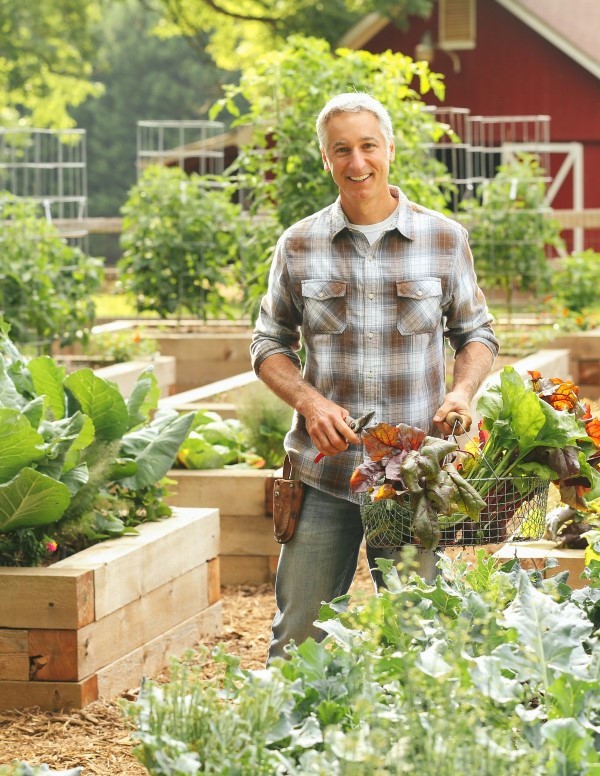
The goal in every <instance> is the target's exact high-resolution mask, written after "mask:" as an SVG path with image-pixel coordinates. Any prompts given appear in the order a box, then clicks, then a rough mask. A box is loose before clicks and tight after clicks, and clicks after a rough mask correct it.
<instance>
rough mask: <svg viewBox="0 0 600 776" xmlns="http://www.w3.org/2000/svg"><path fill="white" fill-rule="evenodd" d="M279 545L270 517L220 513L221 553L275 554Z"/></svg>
mask: <svg viewBox="0 0 600 776" xmlns="http://www.w3.org/2000/svg"><path fill="white" fill-rule="evenodd" d="M279 547H280V545H279V544H278V543H277V542H276V541H275V539H274V538H273V521H272V519H271V518H267V517H256V516H254V515H250V516H248V517H232V516H231V515H221V554H222V555H277V554H278V553H279Z"/></svg>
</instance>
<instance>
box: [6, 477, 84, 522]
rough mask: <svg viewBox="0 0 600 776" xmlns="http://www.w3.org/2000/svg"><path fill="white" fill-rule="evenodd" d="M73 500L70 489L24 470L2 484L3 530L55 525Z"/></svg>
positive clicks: (48, 478) (55, 481)
mask: <svg viewBox="0 0 600 776" xmlns="http://www.w3.org/2000/svg"><path fill="white" fill-rule="evenodd" d="M70 500H71V496H70V494H69V489H68V488H67V486H66V485H63V483H62V482H58V481H57V480H54V479H52V478H51V477H47V476H46V475H45V474H40V472H37V471H35V469H31V468H29V467H25V468H24V469H22V470H21V471H20V472H19V474H17V476H16V477H14V478H13V479H12V480H11V481H10V482H7V483H5V484H3V485H0V531H2V532H4V533H7V532H9V531H14V530H16V529H17V528H30V527H34V526H37V525H48V524H49V523H54V522H56V521H57V520H59V519H60V518H61V517H62V515H63V513H64V511H65V509H66V508H67V507H68V505H69V502H70Z"/></svg>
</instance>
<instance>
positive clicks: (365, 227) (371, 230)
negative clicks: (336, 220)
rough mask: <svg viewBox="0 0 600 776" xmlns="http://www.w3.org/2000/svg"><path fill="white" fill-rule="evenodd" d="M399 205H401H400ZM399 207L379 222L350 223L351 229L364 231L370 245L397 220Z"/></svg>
mask: <svg viewBox="0 0 600 776" xmlns="http://www.w3.org/2000/svg"><path fill="white" fill-rule="evenodd" d="M398 207H399V206H398ZM397 213H398V208H396V209H395V210H394V212H393V213H392V214H391V215H389V216H388V217H387V218H386V219H385V221H380V222H379V223H378V224H348V226H349V227H350V229H354V231H355V232H362V233H363V234H364V236H365V237H366V238H367V240H368V241H369V245H373V243H374V242H375V241H376V240H378V239H379V238H380V237H381V235H382V234H383V233H384V232H385V231H387V230H388V229H389V228H390V227H391V226H393V224H394V223H395V222H396V215H397Z"/></svg>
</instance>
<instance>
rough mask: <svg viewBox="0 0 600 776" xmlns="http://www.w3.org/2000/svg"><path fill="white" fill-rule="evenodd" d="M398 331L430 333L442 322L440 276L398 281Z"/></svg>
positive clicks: (403, 332) (402, 332)
mask: <svg viewBox="0 0 600 776" xmlns="http://www.w3.org/2000/svg"><path fill="white" fill-rule="evenodd" d="M396 291H397V295H398V331H399V332H400V334H404V335H410V334H428V333H431V332H432V331H435V329H436V328H437V327H438V326H440V325H441V323H442V283H441V281H440V279H439V278H419V279H418V280H402V281H398V282H397V283H396Z"/></svg>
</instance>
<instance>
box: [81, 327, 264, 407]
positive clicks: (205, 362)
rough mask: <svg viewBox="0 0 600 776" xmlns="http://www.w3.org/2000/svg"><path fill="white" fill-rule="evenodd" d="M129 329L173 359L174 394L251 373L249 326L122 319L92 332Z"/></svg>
mask: <svg viewBox="0 0 600 776" xmlns="http://www.w3.org/2000/svg"><path fill="white" fill-rule="evenodd" d="M129 328H131V329H139V330H140V331H142V332H143V334H144V335H145V336H148V337H150V338H151V339H152V340H154V341H155V342H156V345H157V347H158V350H159V351H160V353H161V355H163V356H173V357H174V358H175V360H176V362H177V375H176V378H177V385H176V388H175V392H177V393H180V392H182V391H188V390H191V389H193V388H197V387H198V386H200V385H206V384H207V383H213V382H215V381H216V380H222V379H224V378H226V377H231V376H232V375H237V374H240V373H241V372H246V371H248V370H250V342H251V340H252V329H251V327H250V326H249V324H248V323H240V324H235V323H221V322H214V323H206V324H204V323H201V322H199V321H170V320H157V321H152V320H146V319H141V320H131V321H130V320H121V321H113V322H112V323H110V324H104V325H102V326H95V327H94V329H93V331H94V333H101V332H103V331H124V330H126V329H129Z"/></svg>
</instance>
